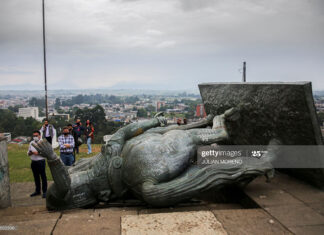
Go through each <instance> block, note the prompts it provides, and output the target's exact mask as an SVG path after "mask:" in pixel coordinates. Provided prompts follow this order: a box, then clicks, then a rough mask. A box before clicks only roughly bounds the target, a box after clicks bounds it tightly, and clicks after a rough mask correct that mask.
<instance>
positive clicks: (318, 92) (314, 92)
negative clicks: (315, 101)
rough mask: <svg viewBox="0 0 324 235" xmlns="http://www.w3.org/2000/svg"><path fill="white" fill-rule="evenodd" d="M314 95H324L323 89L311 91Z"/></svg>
mask: <svg viewBox="0 0 324 235" xmlns="http://www.w3.org/2000/svg"><path fill="white" fill-rule="evenodd" d="M313 94H314V95H318V96H324V91H313Z"/></svg>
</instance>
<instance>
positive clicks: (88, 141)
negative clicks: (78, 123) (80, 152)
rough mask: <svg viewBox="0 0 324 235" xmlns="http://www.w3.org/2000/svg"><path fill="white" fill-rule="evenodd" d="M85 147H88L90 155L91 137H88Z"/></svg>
mask: <svg viewBox="0 0 324 235" xmlns="http://www.w3.org/2000/svg"><path fill="white" fill-rule="evenodd" d="M87 145H88V154H89V153H91V137H88V139H87Z"/></svg>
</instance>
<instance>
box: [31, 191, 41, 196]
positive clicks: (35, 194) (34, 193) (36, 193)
mask: <svg viewBox="0 0 324 235" xmlns="http://www.w3.org/2000/svg"><path fill="white" fill-rule="evenodd" d="M37 195H40V193H38V192H33V193H32V194H30V196H31V197H35V196H37Z"/></svg>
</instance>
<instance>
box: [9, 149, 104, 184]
mask: <svg viewBox="0 0 324 235" xmlns="http://www.w3.org/2000/svg"><path fill="white" fill-rule="evenodd" d="M28 146H29V145H28V144H24V145H18V144H8V160H9V177H10V182H11V183H13V182H30V181H34V177H33V173H32V170H31V168H30V164H31V160H30V157H29V156H28V155H27V150H28ZM91 146H92V154H89V155H88V154H87V151H88V149H87V145H86V144H83V145H81V146H80V153H79V154H77V156H76V160H79V159H80V158H87V157H92V156H94V155H96V154H97V153H99V152H100V150H101V144H92V145H91ZM55 152H56V154H57V156H60V154H59V151H58V150H55ZM46 176H47V179H48V180H52V175H51V172H50V169H49V167H48V165H47V164H46Z"/></svg>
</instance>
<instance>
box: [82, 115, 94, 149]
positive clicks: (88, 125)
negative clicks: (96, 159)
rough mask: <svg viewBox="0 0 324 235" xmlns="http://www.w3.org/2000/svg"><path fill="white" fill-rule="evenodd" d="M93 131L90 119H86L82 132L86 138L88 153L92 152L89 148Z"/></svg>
mask: <svg viewBox="0 0 324 235" xmlns="http://www.w3.org/2000/svg"><path fill="white" fill-rule="evenodd" d="M93 132H94V128H93V125H92V123H91V122H90V120H87V122H86V128H85V132H84V134H85V136H86V140H87V145H88V154H90V153H91V152H92V150H91V141H92V140H93Z"/></svg>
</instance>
